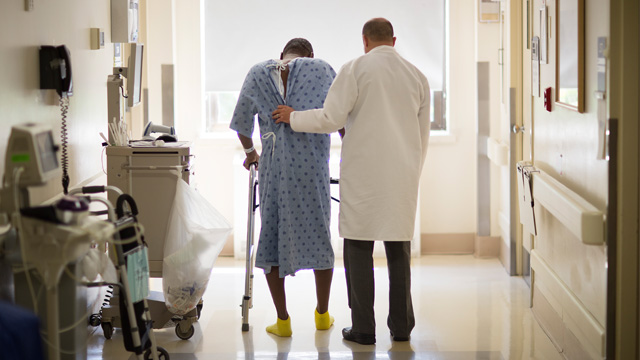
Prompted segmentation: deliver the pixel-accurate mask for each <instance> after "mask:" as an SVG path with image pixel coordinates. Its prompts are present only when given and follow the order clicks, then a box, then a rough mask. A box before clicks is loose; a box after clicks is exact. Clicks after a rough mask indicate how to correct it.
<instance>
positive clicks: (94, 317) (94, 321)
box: [89, 314, 102, 326]
mask: <svg viewBox="0 0 640 360" xmlns="http://www.w3.org/2000/svg"><path fill="white" fill-rule="evenodd" d="M101 323H102V321H101V320H100V314H91V316H89V325H91V326H100V324H101Z"/></svg>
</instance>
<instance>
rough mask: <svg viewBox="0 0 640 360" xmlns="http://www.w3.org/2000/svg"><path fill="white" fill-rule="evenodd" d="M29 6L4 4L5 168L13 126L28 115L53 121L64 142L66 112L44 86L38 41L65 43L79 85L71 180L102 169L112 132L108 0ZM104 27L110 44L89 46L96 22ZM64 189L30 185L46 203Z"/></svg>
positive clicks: (0, 159)
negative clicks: (105, 146)
mask: <svg viewBox="0 0 640 360" xmlns="http://www.w3.org/2000/svg"><path fill="white" fill-rule="evenodd" d="M34 5H35V8H34V10H33V11H30V12H26V11H24V2H23V1H2V2H1V3H0V34H3V35H2V37H0V64H2V66H0V78H1V79H2V80H3V81H1V82H0V114H1V115H0V116H2V118H1V119H0V123H1V124H2V126H1V128H0V173H4V163H5V152H6V146H7V140H8V137H9V133H10V129H11V126H12V125H14V124H20V123H24V122H38V123H45V124H49V125H51V127H52V128H53V131H54V137H55V140H56V142H58V143H59V142H60V126H61V115H60V107H59V106H58V102H57V97H58V95H57V93H55V91H54V90H39V81H40V80H39V79H40V78H39V76H40V75H39V74H40V71H39V61H38V47H39V46H41V45H62V44H64V45H66V46H67V47H68V49H69V51H70V52H71V65H72V69H73V87H74V89H73V92H74V95H73V96H72V97H71V99H70V105H69V114H68V116H67V126H68V134H69V159H70V161H69V175H70V178H71V185H72V186H73V185H75V184H78V183H80V182H83V181H85V180H88V179H90V178H93V177H95V176H96V175H98V174H101V173H102V170H101V162H100V158H101V153H102V146H101V143H102V141H103V140H102V139H101V138H100V136H99V134H98V133H99V132H104V134H105V135H106V134H107V86H106V82H107V76H108V75H109V74H111V72H112V67H113V47H112V46H111V44H110V39H111V33H110V32H109V31H108V30H109V29H110V28H111V25H110V15H109V14H110V2H109V1H108V0H96V1H90V2H84V1H35V2H34ZM93 27H97V28H101V29H103V30H104V31H105V43H106V46H105V47H104V48H103V49H100V50H91V49H90V38H89V33H90V28H93ZM61 192H62V185H61V182H60V181H59V180H56V181H52V182H51V183H50V184H49V185H48V186H44V187H42V188H35V189H34V191H32V199H31V200H32V202H33V203H36V204H37V203H40V202H42V201H45V200H47V199H50V198H52V197H55V196H56V195H58V194H60V193H61Z"/></svg>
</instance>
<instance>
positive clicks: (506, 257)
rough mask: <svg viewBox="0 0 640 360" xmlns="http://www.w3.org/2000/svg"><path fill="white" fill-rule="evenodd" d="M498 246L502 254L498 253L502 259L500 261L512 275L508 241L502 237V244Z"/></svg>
mask: <svg viewBox="0 0 640 360" xmlns="http://www.w3.org/2000/svg"><path fill="white" fill-rule="evenodd" d="M498 246H499V247H500V254H499V255H498V258H499V259H500V262H501V263H502V266H503V267H504V270H505V271H506V272H507V274H509V275H511V251H510V250H509V247H508V246H507V243H505V242H504V240H502V239H500V244H499V245H498Z"/></svg>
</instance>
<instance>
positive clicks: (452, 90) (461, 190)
mask: <svg viewBox="0 0 640 360" xmlns="http://www.w3.org/2000/svg"><path fill="white" fill-rule="evenodd" d="M449 12H450V19H449V21H450V22H449V30H450V34H449V39H450V40H449V43H450V47H449V64H448V66H449V68H448V69H449V74H448V76H449V84H448V101H449V104H448V110H447V111H448V121H449V126H450V135H447V136H442V137H440V138H439V137H438V136H437V135H435V134H434V135H432V137H431V139H430V144H429V149H428V151H427V159H426V162H425V166H424V170H423V173H422V179H421V182H420V184H421V190H420V191H421V197H420V211H421V215H420V221H421V222H420V228H421V231H422V233H423V234H433V233H475V232H476V209H477V205H476V204H477V200H476V99H477V97H476V87H475V83H476V62H475V43H474V39H475V36H474V33H475V21H476V19H475V15H474V1H473V0H450V5H449Z"/></svg>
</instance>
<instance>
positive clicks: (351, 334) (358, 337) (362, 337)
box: [342, 327, 376, 345]
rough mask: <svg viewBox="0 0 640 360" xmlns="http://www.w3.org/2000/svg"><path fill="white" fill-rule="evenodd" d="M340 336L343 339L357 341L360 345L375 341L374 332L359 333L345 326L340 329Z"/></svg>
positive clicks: (371, 343) (370, 343)
mask: <svg viewBox="0 0 640 360" xmlns="http://www.w3.org/2000/svg"><path fill="white" fill-rule="evenodd" d="M342 337H343V338H344V339H345V340H348V341H353V342H357V343H358V344H362V345H373V344H375V343H376V336H375V335H374V334H360V333H357V332H355V331H353V330H352V329H351V327H346V328H344V329H342Z"/></svg>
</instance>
